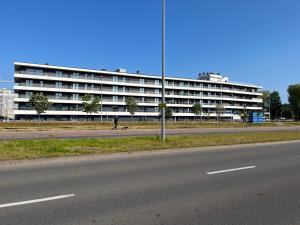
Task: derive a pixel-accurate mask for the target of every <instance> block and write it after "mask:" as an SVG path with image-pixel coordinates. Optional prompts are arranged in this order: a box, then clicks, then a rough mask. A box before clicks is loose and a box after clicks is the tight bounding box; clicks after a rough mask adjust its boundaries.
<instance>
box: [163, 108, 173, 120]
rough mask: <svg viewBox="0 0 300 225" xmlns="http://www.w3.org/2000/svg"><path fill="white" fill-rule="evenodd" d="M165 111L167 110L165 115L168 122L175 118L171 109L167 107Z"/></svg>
mask: <svg viewBox="0 0 300 225" xmlns="http://www.w3.org/2000/svg"><path fill="white" fill-rule="evenodd" d="M165 110H166V114H165V118H166V120H169V119H171V118H172V116H173V110H172V109H171V108H169V107H166V108H165Z"/></svg>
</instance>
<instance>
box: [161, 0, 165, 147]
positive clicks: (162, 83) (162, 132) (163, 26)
mask: <svg viewBox="0 0 300 225" xmlns="http://www.w3.org/2000/svg"><path fill="white" fill-rule="evenodd" d="M165 8H166V0H162V79H161V86H162V89H161V101H162V107H161V108H162V109H161V110H162V113H161V140H162V141H165V140H166V99H165V25H166V18H165V17H166V15H165V14H166V12H165V11H166V10H165Z"/></svg>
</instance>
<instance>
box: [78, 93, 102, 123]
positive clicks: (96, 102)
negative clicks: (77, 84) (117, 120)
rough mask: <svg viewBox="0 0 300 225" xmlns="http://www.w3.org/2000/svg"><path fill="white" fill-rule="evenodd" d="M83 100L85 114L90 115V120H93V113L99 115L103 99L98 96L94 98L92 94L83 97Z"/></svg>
mask: <svg viewBox="0 0 300 225" xmlns="http://www.w3.org/2000/svg"><path fill="white" fill-rule="evenodd" d="M81 99H82V104H83V112H86V113H87V114H90V118H91V119H92V113H98V110H99V108H100V105H101V104H100V101H101V99H100V98H99V97H98V96H92V95H90V94H86V95H84V96H82V98H81Z"/></svg>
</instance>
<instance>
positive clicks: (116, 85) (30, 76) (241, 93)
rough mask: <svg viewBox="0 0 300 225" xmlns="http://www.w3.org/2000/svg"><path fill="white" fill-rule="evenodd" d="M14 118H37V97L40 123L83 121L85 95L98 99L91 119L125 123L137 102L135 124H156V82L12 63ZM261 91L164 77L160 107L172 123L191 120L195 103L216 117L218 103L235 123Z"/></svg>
mask: <svg viewBox="0 0 300 225" xmlns="http://www.w3.org/2000/svg"><path fill="white" fill-rule="evenodd" d="M14 69H15V72H14V81H15V84H14V92H15V98H14V102H15V109H14V114H15V117H16V119H19V120H32V119H37V115H36V112H35V110H34V109H33V108H32V106H31V105H30V103H29V98H30V96H31V95H32V94H33V93H43V94H44V95H46V96H47V97H48V99H49V101H51V102H52V103H53V104H52V107H51V109H49V110H48V111H47V112H46V113H44V114H42V118H43V119H45V120H85V118H86V116H87V114H86V113H85V112H83V106H82V101H81V98H82V96H84V95H85V94H87V93H89V94H91V95H95V96H99V97H100V98H101V99H102V107H101V109H102V110H99V112H98V113H94V114H93V119H94V120H101V119H102V120H103V121H106V120H107V121H110V120H111V119H112V118H113V117H115V116H118V117H119V119H121V120H126V119H129V118H130V114H129V112H127V109H126V103H125V99H126V98H127V97H134V98H135V101H136V102H137V103H138V110H137V112H136V113H135V115H134V118H135V120H157V119H158V118H159V116H160V112H159V108H158V105H159V103H160V100H161V77H160V76H154V75H146V74H141V73H140V72H139V71H137V72H136V73H129V72H126V70H125V69H118V70H116V71H106V70H95V69H82V68H72V67H63V66H53V65H48V64H33V63H22V62H16V63H14ZM261 88H262V87H260V86H257V85H252V84H242V83H237V82H231V81H229V79H228V78H227V77H223V76H221V75H219V74H214V73H203V74H199V77H198V79H188V78H176V77H167V78H166V103H167V106H168V107H169V108H171V109H172V111H173V118H174V119H175V120H183V119H193V118H194V117H195V115H194V114H193V113H192V112H191V108H192V106H193V104H195V103H200V104H201V105H202V108H203V113H202V116H203V118H204V119H205V118H207V117H209V118H213V117H216V116H217V115H216V110H215V109H216V106H217V105H218V104H222V105H223V106H224V109H225V111H224V113H223V114H222V115H221V117H223V118H224V119H239V118H240V117H239V116H238V114H239V111H241V110H244V109H246V110H249V111H262V98H261V96H262V94H261V93H260V89H261Z"/></svg>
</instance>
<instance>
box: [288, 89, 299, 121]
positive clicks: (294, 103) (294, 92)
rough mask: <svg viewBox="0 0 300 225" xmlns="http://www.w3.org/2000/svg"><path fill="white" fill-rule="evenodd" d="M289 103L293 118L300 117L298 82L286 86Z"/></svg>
mask: <svg viewBox="0 0 300 225" xmlns="http://www.w3.org/2000/svg"><path fill="white" fill-rule="evenodd" d="M288 93H289V103H290V107H291V109H292V111H293V112H294V115H295V119H296V120H299V119H300V84H294V85H290V86H289V88H288Z"/></svg>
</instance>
